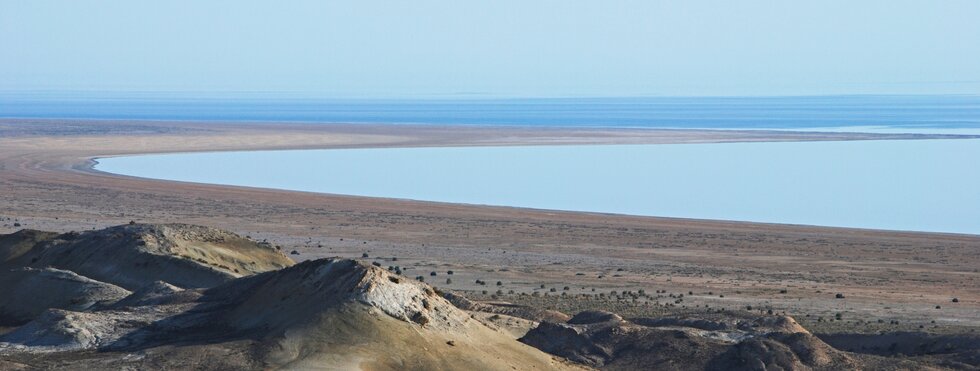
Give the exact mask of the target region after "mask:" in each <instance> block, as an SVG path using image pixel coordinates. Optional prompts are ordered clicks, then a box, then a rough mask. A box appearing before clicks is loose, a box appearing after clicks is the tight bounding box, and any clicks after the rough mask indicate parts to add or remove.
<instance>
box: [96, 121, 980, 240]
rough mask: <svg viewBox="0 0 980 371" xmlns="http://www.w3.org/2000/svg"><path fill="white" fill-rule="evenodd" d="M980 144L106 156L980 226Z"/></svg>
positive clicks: (143, 164)
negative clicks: (979, 164)
mask: <svg viewBox="0 0 980 371" xmlns="http://www.w3.org/2000/svg"><path fill="white" fill-rule="evenodd" d="M978 160H980V140H975V139H970V140H966V139H964V140H909V141H852V142H796V143H727V144H671V145H596V146H586V145H575V146H528V147H460V148H388V149H341V150H296V151H258V152H216V153H190V154H165V155H143V156H131V157H116V158H105V159H100V160H99V164H98V165H97V166H96V169H98V170H102V171H107V172H112V173H119V174H125V175H132V176H139V177H147V178H160V179H169V180H179V181H189V182H201V183H217V184H228V185H239V186H251V187H264V188H278V189H289V190H299V191H310V192H321V193H335V194H348V195H360V196H373V197H391V198H405V199H415V200H427V201H444V202H456V203H469V204H486V205H502V206H518V207H531V208H542V209H557V210H576V211H592V212H605V213H620V214H634V215H650V216H668V217H683V218H699V219H724V220H742V221H756V222H772V223H789V224H809V225H822V226H842V227H859V228H876V229H892V230H914V231H935V232H955V233H970V234H980V170H978V169H980V166H978V165H977V162H978Z"/></svg>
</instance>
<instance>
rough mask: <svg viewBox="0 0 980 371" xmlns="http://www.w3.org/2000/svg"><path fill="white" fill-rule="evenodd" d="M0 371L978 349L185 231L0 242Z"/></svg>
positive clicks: (857, 364)
mask: <svg viewBox="0 0 980 371" xmlns="http://www.w3.org/2000/svg"><path fill="white" fill-rule="evenodd" d="M0 326H4V327H2V330H0V331H2V332H0V369H35V368H37V369H119V368H138V369H267V368H292V369H309V368H319V369H406V368H408V369H502V370H506V369H583V368H599V369H670V370H675V369H676V370H705V369H719V370H720V369H725V370H728V369H744V370H771V369H784V370H791V369H817V370H839V369H923V368H938V369H943V368H949V369H976V368H977V367H978V365H980V356H978V355H980V338H978V337H969V336H959V337H957V336H946V337H936V336H932V337H930V336H926V335H922V334H916V333H886V334H879V335H849V334H836V335H833V336H823V335H821V336H817V335H814V334H812V333H810V332H809V331H808V330H807V329H805V328H803V326H801V325H799V324H798V323H797V322H796V321H795V320H794V319H793V318H791V317H786V316H778V315H759V314H752V313H747V312H741V311H727V312H725V311H722V312H717V313H713V314H711V315H707V314H706V315H703V316H693V315H692V316H668V317H658V318H629V319H624V318H622V317H620V316H619V315H617V314H614V313H610V312H604V311H586V312H581V313H578V314H576V315H574V316H568V315H566V314H563V313H560V312H555V311H550V310H545V309H543V308H534V307H528V306H522V305H514V304H508V303H501V302H479V301H473V300H469V299H467V298H466V297H464V296H462V295H459V294H457V293H452V292H441V291H439V290H438V289H436V288H433V287H431V286H429V285H427V284H425V283H422V282H419V281H416V280H414V279H410V278H407V277H404V276H401V275H398V274H395V273H393V272H390V271H388V270H386V269H384V268H382V267H378V266H375V265H371V264H369V263H366V262H361V261H356V260H350V259H318V260H311V261H306V262H303V263H300V264H294V263H293V262H292V261H291V260H289V259H288V258H287V257H286V256H285V255H283V254H282V253H281V252H280V251H278V249H276V248H275V247H273V246H272V245H270V244H266V243H259V242H256V241H252V240H250V239H248V238H243V237H240V236H237V235H234V234H232V233H229V232H224V231H220V230H216V229H212V228H207V227H199V226H190V225H142V224H132V225H123V226H118V227H112V228H107V229H104V230H97V231H88V232H81V233H66V234H55V233H47V232H39V231H20V232H17V233H14V234H10V235H2V236H0Z"/></svg>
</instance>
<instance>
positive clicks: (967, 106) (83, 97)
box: [0, 93, 980, 132]
mask: <svg viewBox="0 0 980 371" xmlns="http://www.w3.org/2000/svg"><path fill="white" fill-rule="evenodd" d="M0 117H7V118H88V119H161V120H218V121H288V122H318V123H336V122H343V123H421V124H457V125H520V126H536V127H541V126H597V127H667V128H726V129H730V128H743V129H744V128H751V129H804V128H852V127H885V128H891V129H899V130H917V131H919V132H921V131H922V129H924V128H925V129H936V128H945V129H970V130H980V95H935V96H822V97H738V98H566V99H443V100H438V99H429V100H418V99H416V100H338V99H303V98H290V97H277V96H259V95H253V96H241V97H237V98H228V97H215V96H211V97H207V96H202V97H182V96H179V95H160V94H149V93H143V94H136V93H133V94H128V95H122V94H104V93H103V94H33V95H24V94H13V93H2V94H0Z"/></svg>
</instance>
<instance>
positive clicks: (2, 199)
mask: <svg viewBox="0 0 980 371" xmlns="http://www.w3.org/2000/svg"><path fill="white" fill-rule="evenodd" d="M926 137H928V136H922V135H876V134H833V133H782V132H767V131H688V130H630V129H622V130H609V129H527V128H506V127H501V128H491V127H451V128H450V127H441V126H409V125H344V124H333V125H299V124H278V125H277V124H259V123H254V124H253V123H240V124H230V123H189V122H130V121H79V120H53V121H51V120H12V119H8V120H3V121H0V233H11V232H14V231H17V230H19V229H22V228H34V229H40V230H49V231H57V232H67V231H71V230H76V231H78V230H87V229H95V228H104V227H107V226H110V225H116V224H123V223H126V222H129V221H131V220H134V221H137V222H147V223H167V222H184V223H195V224H202V225H211V226H216V227H219V228H222V229H227V230H230V231H233V232H236V233H239V234H241V235H248V236H250V237H251V238H253V239H256V240H259V241H261V240H268V241H269V242H270V243H272V244H274V245H278V246H280V247H281V249H282V251H284V252H286V253H287V254H289V256H290V257H291V258H292V259H294V260H297V261H303V260H309V259H315V258H322V257H329V256H341V257H355V258H359V259H366V260H369V261H376V262H378V263H379V264H381V265H383V266H385V267H388V266H391V267H397V268H399V269H400V270H402V271H403V272H404V275H406V276H410V277H415V276H422V277H423V278H424V280H425V281H426V282H428V283H431V284H433V285H434V286H436V287H443V288H447V289H453V290H462V292H470V293H472V294H474V295H476V296H481V295H484V297H483V298H485V299H488V300H506V301H511V302H521V303H527V304H532V305H535V306H539V307H542V308H555V309H561V310H563V311H566V312H570V313H575V312H576V309H603V308H606V309H608V310H613V311H616V312H626V313H624V315H625V314H629V313H636V314H638V315H639V314H644V315H653V314H665V313H675V312H691V311H705V312H706V311H708V310H716V309H721V308H725V309H729V310H732V309H746V308H748V307H751V308H752V311H763V312H765V311H768V310H772V311H774V312H775V313H777V314H778V313H785V314H787V315H791V316H794V317H795V318H797V320H799V321H800V323H801V324H804V325H805V326H806V327H807V328H809V329H810V330H811V331H813V332H814V333H818V334H819V333H836V332H842V331H849V332H867V333H876V332H879V331H917V332H929V333H971V332H974V331H975V329H977V328H978V327H980V271H978V269H980V236H975V235H955V234H935V233H915V232H893V231H876V230H858V229H843V228H821V227H811V226H792V225H773V224H754V223H742V222H727V221H707V220H686V219H672V218H654V217H634V216H624V215H607V214H590V213H572V212H557V211H547V210H530V209H520V208H504V207H481V206H468V205H454V204H444V203H431V202H414V201H405V200H390V199H377V198H363V197H350V196H341V195H324V194H311V193H302V192H287V191H278V190H268V189H254V188H244V187H226V186H216V185H205V184H188V183H178V182H168V181H158V180H149V179H137V178H131V177H125V176H117V175H112V174H105V173H100V172H97V171H93V170H92V169H91V164H92V159H93V158H97V157H104V156H116V155H129V154H140V153H160V152H182V151H214V150H259V149H287V148H352V147H376V146H460V145H518V144H523V145H527V144H541V145H554V144H567V143H580V144H590V143H602V144H617V143H634V144H636V143H687V142H733V141H800V140H876V139H918V138H926ZM933 138H934V136H933ZM896 202H900V201H898V200H897V201H896ZM449 271H453V274H452V275H449V274H448V272H449ZM433 273H434V275H433ZM477 280H479V281H480V282H484V283H485V284H478V283H477ZM450 281H451V283H450ZM498 282H499V284H498ZM566 287H567V289H566ZM498 290H499V291H498ZM637 290H644V291H645V292H646V293H647V294H652V295H647V296H645V297H643V298H637V299H635V300H634V298H632V297H623V296H622V292H623V291H631V292H636V291H637ZM614 291H615V292H616V293H613V292H614ZM659 291H663V292H662V293H661V292H659ZM484 292H486V293H485V294H484ZM563 294H564V296H563ZM599 294H603V296H602V297H600V296H599ZM837 294H840V296H843V298H835V297H836V296H838V295H837ZM535 295H536V296H535ZM679 295H683V298H680V297H679ZM491 296H495V297H491ZM585 297H588V298H590V299H588V300H585V299H583V298H585ZM954 298H956V299H957V300H956V302H953V299H954ZM838 314H839V315H840V317H839V318H837V315H838Z"/></svg>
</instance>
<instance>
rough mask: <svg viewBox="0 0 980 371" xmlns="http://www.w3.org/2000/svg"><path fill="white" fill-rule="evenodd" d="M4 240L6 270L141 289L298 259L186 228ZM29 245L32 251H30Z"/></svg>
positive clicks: (214, 279)
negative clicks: (51, 272)
mask: <svg viewBox="0 0 980 371" xmlns="http://www.w3.org/2000/svg"><path fill="white" fill-rule="evenodd" d="M2 238H4V242H5V244H4V245H3V246H2V247H3V251H0V253H3V255H4V256H8V258H7V259H6V261H5V262H4V264H3V265H0V268H3V267H11V266H13V267H17V266H28V267H54V268H58V269H63V270H69V271H72V272H75V273H77V274H79V275H81V276H85V277H88V278H91V279H95V280H99V281H102V282H107V283H111V284H114V285H117V286H121V287H124V288H126V289H129V290H138V289H140V288H142V287H144V286H146V285H149V284H152V283H153V282H155V281H165V282H167V283H169V284H172V285H175V286H178V287H183V288H199V287H211V286H215V285H218V284H221V283H223V282H227V281H229V280H232V279H235V278H238V277H242V276H245V275H249V274H254V273H259V272H264V271H268V270H273V269H279V268H283V267H287V266H290V265H292V264H293V261H292V260H290V259H289V258H287V257H286V256H285V255H283V254H282V253H280V252H279V251H277V250H276V249H274V248H272V247H271V246H269V245H267V244H260V243H257V242H254V241H251V240H248V239H245V238H242V237H240V236H238V235H235V234H233V233H230V232H225V231H221V230H218V229H214V228H208V227H202V226H194V225H185V224H163V225H153V224H130V225H121V226H116V227H111V228H106V229H103V230H97V231H86V232H81V233H74V232H72V233H65V234H61V235H56V236H51V234H43V233H39V232H31V233H23V232H18V233H15V234H14V235H8V236H4V237H2ZM28 246H29V247H28Z"/></svg>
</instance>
